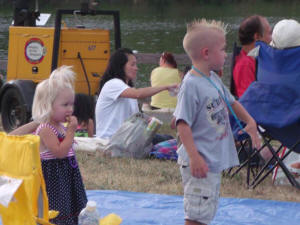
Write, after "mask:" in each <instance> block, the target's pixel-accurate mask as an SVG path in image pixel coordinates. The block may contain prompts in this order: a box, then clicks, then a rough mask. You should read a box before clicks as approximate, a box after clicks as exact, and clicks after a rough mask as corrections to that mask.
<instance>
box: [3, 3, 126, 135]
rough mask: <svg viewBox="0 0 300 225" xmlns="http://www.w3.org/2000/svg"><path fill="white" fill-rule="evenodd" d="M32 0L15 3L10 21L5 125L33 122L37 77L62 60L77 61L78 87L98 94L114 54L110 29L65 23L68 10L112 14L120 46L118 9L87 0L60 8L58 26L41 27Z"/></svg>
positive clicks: (41, 77)
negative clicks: (97, 6) (91, 5)
mask: <svg viewBox="0 0 300 225" xmlns="http://www.w3.org/2000/svg"><path fill="white" fill-rule="evenodd" d="M29 2H30V1H28V0H19V1H17V3H16V5H15V12H14V25H12V26H10V27H9V46H8V64H7V77H6V82H5V83H4V85H3V86H2V87H1V90H0V109H1V118H2V125H3V128H4V130H5V131H7V132H8V131H11V130H13V129H15V128H17V127H18V126H20V125H22V124H24V123H26V122H28V121H29V120H30V118H31V107H32V101H33V96H34V92H35V87H36V85H37V83H39V82H40V81H42V80H44V79H46V78H48V77H49V75H50V73H51V71H53V70H54V69H56V68H57V67H59V66H61V65H72V66H73V68H74V70H75V72H76V74H77V76H76V83H75V90H76V93H86V94H89V95H95V94H96V92H97V90H98V85H99V80H100V78H101V76H102V75H103V73H104V70H105V68H106V65H107V63H108V59H109V57H110V48H111V46H110V34H109V30H104V29H98V28H97V29H86V28H84V27H83V26H80V27H62V17H63V15H66V14H69V15H75V16H84V15H111V16H113V19H114V39H115V48H116V49H117V48H120V47H121V38H120V37H121V35H120V17H119V11H105V10H91V9H89V7H88V3H87V1H83V2H82V3H81V9H80V10H75V9H67V10H63V9H59V10H57V12H56V17H55V27H37V26H35V21H36V19H38V17H39V15H40V14H39V12H38V11H37V10H36V11H33V10H30V8H29Z"/></svg>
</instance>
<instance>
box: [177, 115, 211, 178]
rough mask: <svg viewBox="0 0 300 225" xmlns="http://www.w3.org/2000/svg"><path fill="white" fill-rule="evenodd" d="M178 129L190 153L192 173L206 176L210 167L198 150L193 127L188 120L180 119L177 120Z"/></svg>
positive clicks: (199, 176) (198, 176) (197, 175)
mask: <svg viewBox="0 0 300 225" xmlns="http://www.w3.org/2000/svg"><path fill="white" fill-rule="evenodd" d="M177 130H178V133H179V136H180V140H181V141H182V144H183V145H184V147H185V149H186V151H187V153H188V155H189V159H190V168H191V174H192V175H193V176H194V177H197V178H204V177H206V174H207V172H208V167H207V164H206V162H205V160H204V159H203V157H202V156H201V155H200V154H199V152H198V150H197V147H196V145H195V142H194V139H193V135H192V130H191V128H190V127H189V125H188V124H187V123H186V122H184V121H183V120H179V121H178V122H177Z"/></svg>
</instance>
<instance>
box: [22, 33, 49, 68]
mask: <svg viewBox="0 0 300 225" xmlns="http://www.w3.org/2000/svg"><path fill="white" fill-rule="evenodd" d="M45 55H46V48H45V47H44V43H43V42H42V40H41V39H39V38H31V39H29V40H28V41H27V42H26V44H25V58H26V60H27V61H28V62H29V63H31V64H37V63H40V62H42V60H43V58H44V56H45Z"/></svg>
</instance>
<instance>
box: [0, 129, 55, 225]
mask: <svg viewBox="0 0 300 225" xmlns="http://www.w3.org/2000/svg"><path fill="white" fill-rule="evenodd" d="M39 145H40V138H39V136H35V135H25V136H11V135H7V134H6V133H4V132H0V176H8V177H11V178H16V179H22V183H21V185H20V187H19V188H18V189H17V191H16V192H15V194H14V196H13V197H14V199H13V201H11V202H10V203H9V205H8V207H5V206H3V205H1V204H0V215H1V217H2V223H3V225H18V224H22V225H33V224H34V225H36V224H37V223H39V224H50V223H49V212H48V197H47V193H46V186H45V181H44V177H43V173H42V166H41V161H40V153H39Z"/></svg>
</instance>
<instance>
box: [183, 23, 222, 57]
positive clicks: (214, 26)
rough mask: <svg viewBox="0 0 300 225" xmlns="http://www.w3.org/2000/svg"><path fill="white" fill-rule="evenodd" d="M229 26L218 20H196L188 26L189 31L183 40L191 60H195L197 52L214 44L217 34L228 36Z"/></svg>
mask: <svg viewBox="0 0 300 225" xmlns="http://www.w3.org/2000/svg"><path fill="white" fill-rule="evenodd" d="M226 30H227V25H225V24H224V23H223V22H222V21H216V20H206V19H200V20H194V21H192V22H191V23H189V24H187V31H186V34H185V36H184V38H183V48H184V50H185V52H186V53H187V54H188V55H189V57H190V58H191V59H193V58H195V54H196V51H198V50H199V49H201V48H202V47H204V46H207V45H209V44H211V43H212V44H213V42H215V41H216V38H214V37H215V36H216V35H215V34H216V32H219V33H221V34H222V35H225V34H226Z"/></svg>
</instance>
